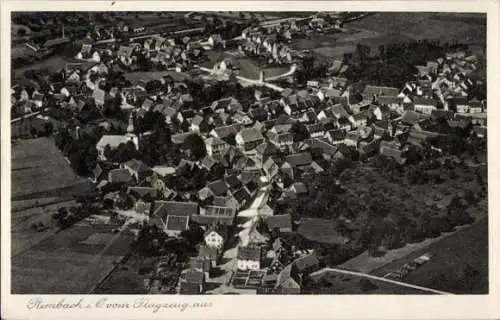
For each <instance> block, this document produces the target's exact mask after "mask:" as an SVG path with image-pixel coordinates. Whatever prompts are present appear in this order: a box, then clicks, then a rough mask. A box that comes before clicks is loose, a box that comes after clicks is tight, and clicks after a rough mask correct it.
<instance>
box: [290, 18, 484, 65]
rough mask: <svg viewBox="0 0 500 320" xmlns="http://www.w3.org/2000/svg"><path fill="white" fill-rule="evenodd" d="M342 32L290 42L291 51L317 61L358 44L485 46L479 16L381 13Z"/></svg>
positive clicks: (346, 25) (350, 24)
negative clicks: (308, 52)
mask: <svg viewBox="0 0 500 320" xmlns="http://www.w3.org/2000/svg"><path fill="white" fill-rule="evenodd" d="M344 27H345V31H344V32H339V33H331V34H323V35H314V37H313V38H310V39H306V38H299V39H294V42H293V44H292V46H293V47H294V48H295V49H298V50H303V49H309V50H312V51H314V52H315V53H316V54H317V55H318V58H320V59H340V58H342V56H343V54H344V53H349V52H353V51H354V50H355V49H356V45H357V44H358V43H361V44H364V45H368V46H370V47H371V49H372V50H378V47H379V46H380V45H386V44H391V43H400V42H405V41H411V40H423V39H428V40H440V41H442V42H443V43H444V42H452V41H453V40H456V41H459V42H465V43H468V44H470V45H479V46H480V47H482V46H484V44H485V43H486V19H485V17H484V16H482V15H479V14H463V15H462V14H460V15H458V16H457V15H456V14H453V15H451V14H448V13H428V12H422V13H403V12H383V13H376V14H373V15H369V16H367V17H365V18H362V19H359V20H356V21H353V22H349V23H346V24H345V26H344Z"/></svg>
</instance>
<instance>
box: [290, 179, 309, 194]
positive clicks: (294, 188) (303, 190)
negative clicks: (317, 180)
mask: <svg viewBox="0 0 500 320" xmlns="http://www.w3.org/2000/svg"><path fill="white" fill-rule="evenodd" d="M290 191H291V192H293V193H295V194H307V187H306V185H305V184H304V183H303V182H295V183H293V184H292V185H291V186H290Z"/></svg>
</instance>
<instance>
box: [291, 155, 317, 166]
mask: <svg viewBox="0 0 500 320" xmlns="http://www.w3.org/2000/svg"><path fill="white" fill-rule="evenodd" d="M312 161H313V159H312V156H311V153H309V152H302V153H296V154H292V155H289V156H288V157H286V158H285V162H288V163H289V164H290V165H291V166H292V167H299V166H306V165H309V164H311V162H312Z"/></svg>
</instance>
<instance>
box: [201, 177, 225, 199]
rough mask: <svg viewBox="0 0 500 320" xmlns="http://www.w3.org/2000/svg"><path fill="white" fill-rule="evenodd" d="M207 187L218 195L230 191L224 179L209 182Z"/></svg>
mask: <svg viewBox="0 0 500 320" xmlns="http://www.w3.org/2000/svg"><path fill="white" fill-rule="evenodd" d="M206 187H207V188H208V189H210V191H211V192H212V194H213V195H214V196H217V197H220V196H224V195H226V194H227V192H228V191H229V189H228V187H227V185H226V183H225V182H224V180H216V181H213V182H210V183H209V184H207V186H206Z"/></svg>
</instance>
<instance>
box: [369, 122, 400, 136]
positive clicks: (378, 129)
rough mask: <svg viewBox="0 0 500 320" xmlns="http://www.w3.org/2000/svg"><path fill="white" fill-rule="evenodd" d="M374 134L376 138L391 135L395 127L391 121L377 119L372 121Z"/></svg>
mask: <svg viewBox="0 0 500 320" xmlns="http://www.w3.org/2000/svg"><path fill="white" fill-rule="evenodd" d="M373 129H374V134H375V136H376V137H378V138H386V137H392V136H393V133H394V129H395V127H394V126H393V124H392V122H391V121H388V120H379V121H375V122H374V123H373Z"/></svg>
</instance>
